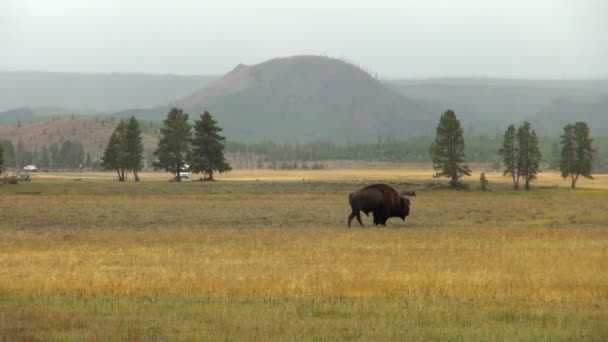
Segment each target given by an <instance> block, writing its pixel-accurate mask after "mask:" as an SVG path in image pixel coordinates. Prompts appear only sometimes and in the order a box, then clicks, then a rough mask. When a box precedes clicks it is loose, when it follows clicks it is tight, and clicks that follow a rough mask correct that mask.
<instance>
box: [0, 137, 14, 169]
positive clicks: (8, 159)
mask: <svg viewBox="0 0 608 342" xmlns="http://www.w3.org/2000/svg"><path fill="white" fill-rule="evenodd" d="M0 145H2V149H3V150H4V167H15V165H16V164H17V156H16V153H15V146H14V145H13V143H12V142H11V141H10V140H3V141H2V142H1V143H0Z"/></svg>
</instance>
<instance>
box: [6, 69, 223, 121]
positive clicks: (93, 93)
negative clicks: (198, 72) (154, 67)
mask: <svg viewBox="0 0 608 342" xmlns="http://www.w3.org/2000/svg"><path fill="white" fill-rule="evenodd" d="M215 78H216V76H179V75H148V74H118V73H117V74H83V73H67V72H0V112H2V111H10V110H16V109H19V111H18V112H13V113H12V115H7V114H2V115H0V123H2V124H13V122H15V123H16V121H17V120H19V119H21V120H22V121H28V122H33V121H36V120H37V119H36V118H38V117H40V116H43V117H44V116H50V115H57V112H66V113H67V114H72V113H76V114H81V115H82V114H92V113H99V112H105V113H108V112H113V111H119V110H124V109H127V108H149V107H153V106H158V105H163V104H166V103H168V102H171V101H174V100H176V99H179V98H182V97H185V96H187V95H189V94H191V93H193V92H194V91H196V90H198V89H200V88H202V87H203V86H205V85H206V84H207V83H208V82H210V81H211V80H213V79H215ZM39 107H43V108H39ZM48 108H54V109H55V110H53V111H48V110H47V109H48ZM16 113H19V115H24V117H23V118H16V117H14V115H15V114H16ZM38 120H45V119H44V118H42V119H38Z"/></svg>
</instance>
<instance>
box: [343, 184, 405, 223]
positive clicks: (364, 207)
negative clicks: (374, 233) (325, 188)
mask: <svg viewBox="0 0 608 342" xmlns="http://www.w3.org/2000/svg"><path fill="white" fill-rule="evenodd" d="M407 194H408V195H411V196H415V195H416V193H415V192H407ZM348 202H349V203H350V207H351V209H352V212H351V213H350V215H348V227H349V228H350V223H351V221H352V220H353V218H354V217H356V218H357V221H358V222H359V224H360V225H361V227H363V222H361V213H360V212H361V211H362V212H364V213H365V215H368V216H369V213H370V212H371V213H372V214H373V218H374V225H376V226H377V225H383V226H386V220H388V219H389V218H390V217H400V218H401V219H402V220H404V221H405V217H406V216H408V215H409V214H410V199H409V198H407V197H405V196H401V195H400V194H399V192H398V191H397V190H396V189H395V188H393V187H392V186H390V185H387V184H372V185H368V186H366V187H364V188H363V189H360V190H358V191H356V192H353V193H351V194H350V195H348Z"/></svg>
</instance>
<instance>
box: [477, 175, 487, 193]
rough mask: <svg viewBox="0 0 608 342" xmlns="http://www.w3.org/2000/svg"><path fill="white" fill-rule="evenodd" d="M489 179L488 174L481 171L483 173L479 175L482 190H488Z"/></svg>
mask: <svg viewBox="0 0 608 342" xmlns="http://www.w3.org/2000/svg"><path fill="white" fill-rule="evenodd" d="M488 184H489V182H488V179H487V178H486V174H485V173H483V172H482V173H481V175H480V176H479V189H480V190H482V191H486V190H488Z"/></svg>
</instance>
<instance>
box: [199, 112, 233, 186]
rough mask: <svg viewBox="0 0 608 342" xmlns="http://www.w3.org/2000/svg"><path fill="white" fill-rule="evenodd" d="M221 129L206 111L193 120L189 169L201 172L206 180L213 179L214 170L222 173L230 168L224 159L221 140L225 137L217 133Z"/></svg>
mask: <svg viewBox="0 0 608 342" xmlns="http://www.w3.org/2000/svg"><path fill="white" fill-rule="evenodd" d="M221 131H222V128H221V127H219V126H218V125H217V121H215V120H213V118H212V117H211V114H209V112H207V111H205V112H204V113H203V114H202V115H201V119H200V120H196V121H194V137H193V138H192V140H191V142H192V158H191V163H192V164H191V165H190V169H191V170H192V171H193V172H196V173H203V175H205V178H206V179H208V180H213V173H214V172H215V171H217V172H219V173H222V172H225V171H230V170H232V168H231V167H230V165H228V163H227V162H226V160H225V159H224V152H223V150H224V145H223V143H222V142H223V141H224V140H226V138H225V137H223V136H221V135H220V134H219V133H220V132H221Z"/></svg>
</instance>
